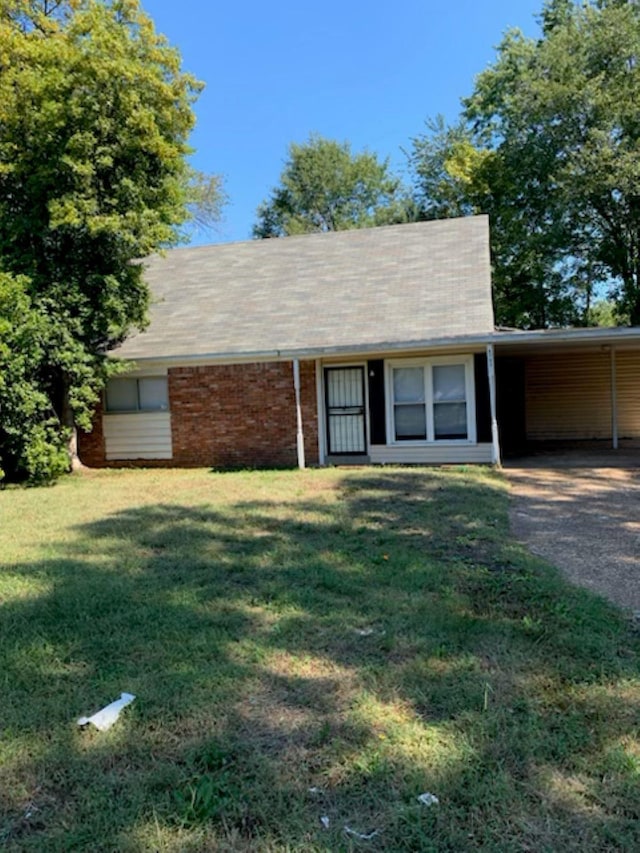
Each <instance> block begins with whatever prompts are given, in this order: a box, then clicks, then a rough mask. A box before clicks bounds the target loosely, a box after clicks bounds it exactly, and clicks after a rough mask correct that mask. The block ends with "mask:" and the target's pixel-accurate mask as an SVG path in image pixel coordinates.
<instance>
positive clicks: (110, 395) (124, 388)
mask: <svg viewBox="0 0 640 853" xmlns="http://www.w3.org/2000/svg"><path fill="white" fill-rule="evenodd" d="M137 408H138V383H137V381H136V380H135V379H111V380H110V381H109V382H108V383H107V411H108V412H135V411H136V409H137Z"/></svg>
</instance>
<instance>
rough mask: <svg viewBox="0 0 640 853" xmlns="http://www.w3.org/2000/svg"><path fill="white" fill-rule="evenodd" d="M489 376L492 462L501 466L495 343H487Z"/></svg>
mask: <svg viewBox="0 0 640 853" xmlns="http://www.w3.org/2000/svg"><path fill="white" fill-rule="evenodd" d="M487 376H488V378H489V405H490V408H491V462H492V464H493V465H495V466H496V467H498V468H500V467H501V466H502V461H501V459H500V437H499V433H498V416H497V414H496V368H495V359H494V355H493V344H487Z"/></svg>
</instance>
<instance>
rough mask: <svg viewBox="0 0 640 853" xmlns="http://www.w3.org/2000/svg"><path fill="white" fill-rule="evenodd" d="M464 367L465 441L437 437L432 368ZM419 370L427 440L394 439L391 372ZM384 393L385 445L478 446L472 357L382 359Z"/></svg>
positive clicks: (393, 401)
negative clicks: (405, 368) (405, 369)
mask: <svg viewBox="0 0 640 853" xmlns="http://www.w3.org/2000/svg"><path fill="white" fill-rule="evenodd" d="M459 364H461V365H463V366H464V386H465V400H464V402H465V404H466V410H467V435H466V437H465V438H436V436H435V422H434V421H435V418H434V406H435V405H436V401H435V400H434V398H433V367H435V366H443V367H444V366H454V365H459ZM402 367H421V368H422V373H423V382H424V389H425V401H424V406H425V410H426V424H427V437H426V439H424V438H420V439H414V438H410V439H403V438H396V425H395V405H396V403H395V397H394V383H393V371H394V369H395V368H402ZM385 390H386V394H385V397H386V415H387V444H391V445H395V446H396V447H405V446H406V447H424V446H425V445H437V446H445V445H449V444H452V445H459V444H477V430H476V400H475V377H474V357H473V354H469V355H451V356H444V355H443V356H429V357H423V358H394V359H387V360H385Z"/></svg>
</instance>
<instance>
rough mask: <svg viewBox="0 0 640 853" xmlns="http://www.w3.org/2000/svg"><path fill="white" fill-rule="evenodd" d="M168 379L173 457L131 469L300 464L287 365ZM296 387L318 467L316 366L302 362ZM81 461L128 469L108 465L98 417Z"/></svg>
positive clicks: (310, 459)
mask: <svg viewBox="0 0 640 853" xmlns="http://www.w3.org/2000/svg"><path fill="white" fill-rule="evenodd" d="M168 378H169V408H170V410H171V433H172V444H173V459H171V460H162V461H157V462H155V463H154V462H153V461H151V462H150V461H149V460H143V461H141V462H140V463H133V464H140V465H144V466H145V467H148V466H149V465H150V464H151V465H153V464H156V465H163V466H176V467H182V466H184V467H188V466H200V465H205V466H212V467H220V468H230V467H254V466H255V467H268V466H292V465H296V464H297V455H296V409H295V392H294V388H293V367H292V365H291V362H268V363H253V364H235V365H215V366H210V367H177V368H172V369H171V370H169V377H168ZM300 385H301V403H302V421H303V429H304V437H305V455H306V459H307V463H309V464H314V463H317V461H318V420H317V407H316V385H315V364H314V362H312V361H305V362H301V364H300ZM132 417H135V416H134V415H132ZM80 457H81V459H82V460H83V462H84V463H85V464H87V465H91V466H96V467H100V466H104V465H107V464H108V465H128V464H132V463H114V462H110V463H107V462H106V461H105V458H104V438H103V435H102V417H101V412H98V413H97V417H96V419H95V425H94V429H93V432H92V433H90V434H88V435H86V434H85V435H82V436H81V438H80Z"/></svg>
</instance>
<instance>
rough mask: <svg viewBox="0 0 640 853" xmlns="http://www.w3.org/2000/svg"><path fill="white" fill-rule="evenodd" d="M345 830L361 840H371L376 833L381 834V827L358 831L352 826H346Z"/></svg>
mask: <svg viewBox="0 0 640 853" xmlns="http://www.w3.org/2000/svg"><path fill="white" fill-rule="evenodd" d="M344 831H345V832H346V833H347V835H352V836H353V837H354V838H358V839H359V840H360V841H371V839H372V838H375V837H376V835H380V830H379V829H374V830H373V832H368V833H364V832H356V830H355V829H351V827H350V826H345V828H344Z"/></svg>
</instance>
